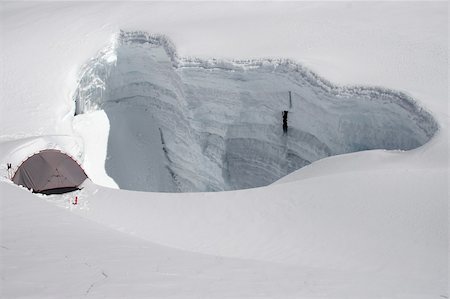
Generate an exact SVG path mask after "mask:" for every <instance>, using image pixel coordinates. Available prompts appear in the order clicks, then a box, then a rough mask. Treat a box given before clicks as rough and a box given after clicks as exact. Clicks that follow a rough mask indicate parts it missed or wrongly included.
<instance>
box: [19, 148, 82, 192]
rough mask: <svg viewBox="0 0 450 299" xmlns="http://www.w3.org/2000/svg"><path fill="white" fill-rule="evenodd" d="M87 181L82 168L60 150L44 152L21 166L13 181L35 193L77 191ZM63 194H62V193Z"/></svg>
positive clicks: (30, 158)
mask: <svg viewBox="0 0 450 299" xmlns="http://www.w3.org/2000/svg"><path fill="white" fill-rule="evenodd" d="M85 179H87V175H86V173H85V172H84V170H83V169H82V168H81V166H80V165H79V164H78V163H77V162H75V160H73V159H72V158H71V157H69V156H68V155H66V154H64V153H62V152H60V151H58V150H43V151H41V152H39V153H37V154H35V155H33V156H31V157H29V158H28V159H27V160H25V162H23V163H22V165H20V166H19V168H18V169H17V171H16V173H15V174H14V176H13V178H12V180H13V182H14V183H16V184H17V185H22V186H24V187H27V188H28V189H32V190H33V192H38V193H46V194H48V193H52V192H51V191H50V190H59V191H61V190H72V191H73V190H75V189H77V188H78V186H79V185H80V184H81V183H83V182H84V180H85ZM60 193H61V192H60Z"/></svg>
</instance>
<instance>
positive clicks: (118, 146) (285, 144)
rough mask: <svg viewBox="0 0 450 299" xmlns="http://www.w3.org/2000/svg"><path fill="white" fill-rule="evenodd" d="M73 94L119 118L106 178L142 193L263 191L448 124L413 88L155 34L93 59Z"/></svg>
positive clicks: (412, 142)
mask: <svg viewBox="0 0 450 299" xmlns="http://www.w3.org/2000/svg"><path fill="white" fill-rule="evenodd" d="M289 92H290V95H289ZM74 98H75V102H76V106H77V107H76V114H81V113H85V112H88V111H91V110H97V109H103V110H104V111H105V112H106V114H107V115H108V118H109V121H110V136H109V141H108V155H107V156H108V158H107V160H106V164H105V167H106V171H107V173H108V174H109V175H110V176H111V177H112V178H114V180H115V181H116V182H117V183H118V184H119V186H120V187H121V188H123V189H132V190H143V191H172V192H174V191H175V192H176V191H178V192H188V191H219V190H232V189H242V188H251V187H257V186H263V185H267V184H270V183H272V182H274V181H275V180H277V179H279V178H281V177H283V176H285V175H286V174H288V173H290V172H292V171H294V170H296V169H299V168H301V167H303V166H305V165H307V164H310V163H311V162H313V161H315V160H318V159H321V158H324V157H327V156H331V155H337V154H342V153H349V152H354V151H361V150H367V149H401V150H409V149H413V148H416V147H418V146H420V145H422V144H424V143H426V142H427V141H428V140H429V139H430V138H431V137H432V136H433V134H434V133H435V131H436V130H437V124H436V122H435V121H434V119H433V117H432V116H431V115H430V114H429V113H428V112H426V111H424V110H423V109H421V108H420V107H419V106H418V105H417V104H416V103H415V102H414V101H413V100H412V99H411V98H409V97H408V96H406V95H405V94H402V93H399V92H395V91H391V90H386V89H382V88H367V87H339V86H334V85H333V84H331V83H330V82H328V81H326V80H324V79H322V78H320V77H319V76H317V75H316V74H314V73H312V72H311V71H309V70H307V69H305V68H303V67H302V66H301V65H299V64H296V63H294V62H292V61H289V60H283V59H275V60H269V59H267V60H251V61H250V60H242V61H221V60H201V59H192V58H190V59H186V58H179V57H177V55H176V51H175V48H174V46H173V45H172V44H171V42H170V41H169V40H168V39H167V38H165V37H163V36H157V35H149V34H147V33H144V32H120V34H118V36H117V39H116V42H115V43H114V44H112V45H111V46H109V47H107V48H106V49H105V50H103V51H101V52H100V53H99V55H98V56H97V57H95V58H93V59H92V60H91V61H90V62H88V63H87V65H86V66H85V67H84V69H83V74H82V76H81V78H80V82H79V86H78V89H77V91H76V93H75V97H74ZM284 110H286V111H289V114H288V125H289V130H288V133H287V135H284V134H283V130H282V111H284Z"/></svg>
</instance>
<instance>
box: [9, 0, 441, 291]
mask: <svg viewBox="0 0 450 299" xmlns="http://www.w3.org/2000/svg"><path fill="white" fill-rule="evenodd" d="M447 6H448V4H447V3H445V2H442V3H438V2H432V3H424V2H414V3H407V2H403V3H354V2H352V3H285V2H283V3H132V4H131V3H114V4H112V3H2V4H1V5H0V7H1V10H0V34H1V35H0V42H1V44H2V46H1V47H0V60H1V65H2V67H1V68H0V80H1V85H0V86H1V96H2V101H1V102H0V113H1V115H0V140H1V142H0V163H1V164H0V170H1V171H2V176H1V182H0V195H1V201H0V204H1V210H0V211H1V212H0V224H1V226H0V246H1V248H0V263H1V267H0V273H1V282H0V284H1V285H0V292H1V296H2V297H5V298H23V297H28V298H32V297H37V298H42V297H45V298H61V297H73V298H78V297H85V296H90V297H94V298H95V297H107V298H114V297H116V298H148V297H155V298H447V297H448V296H449V294H448V214H447V213H448V182H449V181H448V152H449V146H448V134H449V133H448V118H449V114H448V104H447V103H448V94H447V89H448V77H447V71H448V28H447V22H448V12H447V9H448V7H447ZM121 29H122V30H125V31H129V32H131V31H134V30H143V31H146V32H151V33H153V32H154V33H164V34H166V35H167V36H169V37H170V39H171V40H172V41H173V42H174V44H175V45H176V46H177V52H178V54H179V56H180V57H189V56H191V57H200V58H201V59H202V60H205V61H208V60H211V59H210V58H212V57H214V58H220V59H225V60H228V61H230V60H232V59H247V58H248V59H261V58H264V57H272V58H273V57H284V58H290V59H293V60H295V61H297V62H300V63H302V64H303V65H306V66H307V67H309V68H311V69H312V70H313V71H314V72H315V73H317V74H319V75H320V76H321V77H323V78H326V79H327V80H330V81H331V82H333V83H334V84H351V85H364V86H381V87H383V88H388V89H392V90H397V91H400V92H403V93H405V94H407V95H408V96H410V97H411V98H413V99H415V100H416V101H417V103H418V106H420V107H424V109H425V111H429V113H430V114H431V115H432V116H433V117H434V119H435V120H436V121H437V124H438V131H437V132H436V133H435V134H434V136H433V137H432V139H431V140H430V141H428V142H427V143H426V144H425V145H423V146H420V147H418V148H416V149H413V150H410V151H406V152H403V151H384V150H375V151H364V152H359V153H353V154H345V155H339V156H334V157H330V158H326V159H322V160H319V161H316V162H314V163H312V164H310V165H308V166H306V167H304V168H302V169H301V170H299V171H298V172H294V173H293V174H291V175H289V176H287V177H285V178H283V179H281V180H280V181H278V182H276V183H275V184H272V185H270V186H266V187H262V188H255V189H247V190H241V191H229V192H213V193H146V192H136V191H126V190H116V189H110V188H107V187H102V186H100V185H99V184H102V185H106V186H111V187H114V186H116V187H117V185H116V183H115V182H114V181H113V180H112V179H111V178H109V177H108V174H109V173H108V159H109V158H110V157H108V142H109V139H108V140H107V139H106V136H110V135H109V133H110V132H112V131H113V125H119V124H121V122H122V123H123V124H124V125H125V121H124V120H125V119H126V118H122V119H118V120H116V123H113V122H112V121H111V119H110V117H111V115H114V114H108V113H106V112H103V111H94V112H89V113H86V114H82V115H78V116H76V117H73V115H74V112H75V105H74V102H73V97H74V95H75V94H76V90H77V87H78V80H79V79H80V77H79V76H80V72H81V71H82V70H83V66H84V65H86V63H87V62H88V61H89V59H91V58H95V57H98V56H97V55H98V51H99V50H101V49H105V48H107V47H108V46H111V45H113V46H115V45H114V41H116V40H117V34H118V32H120V30H121ZM161 57H163V56H161ZM163 58H164V57H163ZM117 61H119V60H117ZM116 70H120V68H119V69H116ZM183 71H184V70H183ZM235 73H236V72H235ZM237 73H239V72H237ZM196 74H197V75H202V74H203V73H202V72H197V73H196ZM116 78H119V77H116ZM183 78H189V80H193V78H194V77H192V76H191V75H190V76H184V77H183ZM105 111H106V110H105ZM144 111H145V110H144ZM113 112H114V111H113ZM141 112H142V111H141ZM137 113H139V111H131V112H130V115H136V114H137ZM142 113H144V112H142ZM175 113H176V111H175ZM115 115H117V116H121V117H122V112H120V113H119V112H117V113H116V114H115ZM320 117H321V116H319V117H318V118H320ZM180 119H181V120H182V118H180ZM128 121H131V122H132V127H133V128H134V129H137V128H138V127H139V124H140V119H139V118H137V119H133V120H130V119H128ZM395 121H399V122H401V120H400V119H398V120H397V119H396V120H395ZM155 122H156V121H155ZM126 123H128V122H126ZM124 125H123V126H119V127H120V128H119V127H118V128H115V129H116V130H117V129H123V130H126V128H125V127H124ZM133 132H135V133H140V134H142V135H141V138H143V139H145V138H147V139H153V138H159V141H160V140H161V134H160V132H159V130H156V129H155V128H153V129H150V130H143V129H142V131H133ZM414 132H416V131H414ZM124 133H125V132H124ZM164 133H165V132H164V131H163V135H164V137H166V134H164ZM406 135H407V134H406ZM111 136H112V135H111ZM117 136H118V135H116V136H114V137H117ZM123 137H124V139H123V144H122V148H125V149H127V145H129V146H134V145H135V143H134V144H133V143H131V144H130V143H129V142H130V141H133V140H134V139H131V137H130V136H127V135H126V136H123ZM137 137H139V135H138V136H137ZM118 141H120V140H118ZM425 141H426V138H425V140H423V142H425ZM423 142H422V143H423ZM419 143H420V142H419ZM417 145H418V144H416V145H415V146H411V147H410V148H412V147H416V146H417ZM150 146H151V145H150ZM43 148H56V149H60V150H63V151H65V152H67V153H69V154H70V155H72V156H73V157H74V158H76V159H77V160H79V161H80V162H82V165H83V167H84V168H85V169H86V172H87V173H88V175H89V176H90V177H91V178H92V180H93V181H94V182H95V184H94V183H92V182H90V181H86V183H85V185H84V188H83V189H82V190H81V191H79V192H78V193H71V194H66V195H62V196H36V195H33V194H31V193H29V192H28V191H27V190H26V189H24V188H21V187H18V186H15V185H14V184H12V182H10V181H8V180H7V176H8V174H7V171H6V163H12V164H13V167H14V168H16V167H17V166H18V165H19V164H20V162H21V161H23V160H24V159H25V158H26V157H27V156H30V155H32V154H33V153H34V152H36V151H39V150H40V149H43ZM136 150H138V149H136ZM121 151H122V150H121V149H120V148H119V149H118V150H117V154H120V153H121ZM186 154H187V153H186ZM163 156H164V153H163ZM150 157H151V161H150V162H151V163H158V159H159V160H161V154H158V155H157V154H155V155H154V156H153V155H150ZM111 158H113V157H112V156H111ZM163 158H164V157H163ZM134 162H135V163H134V164H130V165H129V167H144V166H142V165H139V164H138V163H137V162H136V161H134ZM116 165H117V167H119V168H121V167H128V166H127V165H128V164H127V165H120V164H116ZM105 166H106V167H105ZM160 166H161V167H163V166H164V165H160ZM163 168H164V167H163ZM164 169H167V168H164ZM194 172H195V171H194ZM195 174H196V175H198V173H197V172H195ZM169 175H170V173H169ZM142 179H143V180H144V178H142ZM145 180H147V181H151V182H155V184H160V183H161V182H157V181H158V180H161V177H159V176H150V177H148V178H145ZM162 182H167V181H166V180H164V179H162ZM118 185H120V184H118ZM165 188H170V186H166V187H165ZM74 196H78V197H79V202H80V203H79V205H77V206H74V205H72V204H71V203H70V201H72V200H73V198H74Z"/></svg>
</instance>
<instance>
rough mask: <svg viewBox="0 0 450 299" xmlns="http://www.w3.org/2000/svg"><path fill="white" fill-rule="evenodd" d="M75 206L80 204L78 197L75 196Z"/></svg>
mask: <svg viewBox="0 0 450 299" xmlns="http://www.w3.org/2000/svg"><path fill="white" fill-rule="evenodd" d="M73 204H74V205H77V204H78V196H75V201H74V203H73Z"/></svg>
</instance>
